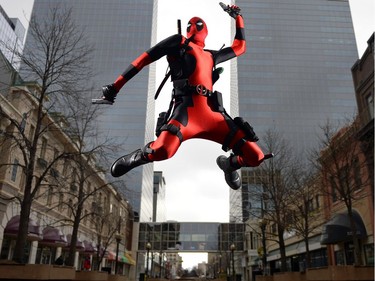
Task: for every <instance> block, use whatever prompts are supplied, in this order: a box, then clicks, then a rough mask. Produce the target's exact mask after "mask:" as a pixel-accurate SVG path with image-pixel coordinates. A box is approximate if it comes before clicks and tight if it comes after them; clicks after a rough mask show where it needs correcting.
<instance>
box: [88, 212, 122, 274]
mask: <svg viewBox="0 0 375 281" xmlns="http://www.w3.org/2000/svg"><path fill="white" fill-rule="evenodd" d="M92 219H93V220H94V222H95V223H94V227H95V230H96V236H95V237H93V241H96V245H97V251H96V264H93V268H94V269H96V270H99V269H100V268H99V265H100V264H101V263H102V261H103V258H104V255H105V253H106V251H107V249H108V247H109V246H110V245H111V244H112V243H114V241H115V239H116V234H118V233H119V232H120V228H121V223H122V218H121V216H120V215H119V214H118V213H115V212H109V211H108V210H105V209H103V208H102V206H101V205H97V208H96V214H94V215H93V216H92Z"/></svg>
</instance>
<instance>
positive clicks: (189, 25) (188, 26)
mask: <svg viewBox="0 0 375 281" xmlns="http://www.w3.org/2000/svg"><path fill="white" fill-rule="evenodd" d="M191 25H192V24H191V22H190V21H189V22H188V24H187V28H186V30H187V32H190V28H191Z"/></svg>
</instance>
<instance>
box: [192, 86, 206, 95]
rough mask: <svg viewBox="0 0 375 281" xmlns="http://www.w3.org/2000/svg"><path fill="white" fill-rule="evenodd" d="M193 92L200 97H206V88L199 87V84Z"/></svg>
mask: <svg viewBox="0 0 375 281" xmlns="http://www.w3.org/2000/svg"><path fill="white" fill-rule="evenodd" d="M195 91H196V92H197V94H198V95H200V96H206V95H207V88H206V87H205V86H203V85H201V84H199V85H197V86H196V87H195Z"/></svg>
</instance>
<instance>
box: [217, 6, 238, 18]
mask: <svg viewBox="0 0 375 281" xmlns="http://www.w3.org/2000/svg"><path fill="white" fill-rule="evenodd" d="M219 4H220V6H221V7H222V8H223V10H224V11H225V12H227V13H228V14H229V15H230V16H231V17H232V18H234V19H235V18H236V17H237V16H238V15H241V9H240V7H238V6H236V5H232V6H229V5H225V4H224V3H222V2H220V3H219Z"/></svg>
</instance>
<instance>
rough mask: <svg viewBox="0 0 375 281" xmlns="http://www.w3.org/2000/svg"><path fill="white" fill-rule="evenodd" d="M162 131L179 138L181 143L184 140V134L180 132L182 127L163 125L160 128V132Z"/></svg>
mask: <svg viewBox="0 0 375 281" xmlns="http://www.w3.org/2000/svg"><path fill="white" fill-rule="evenodd" d="M162 131H168V132H170V133H171V134H172V135H175V136H177V137H178V139H179V140H180V143H181V142H182V141H183V140H184V138H183V136H182V134H181V131H180V127H177V126H176V125H173V124H165V125H163V126H162V127H161V128H160V132H162Z"/></svg>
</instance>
